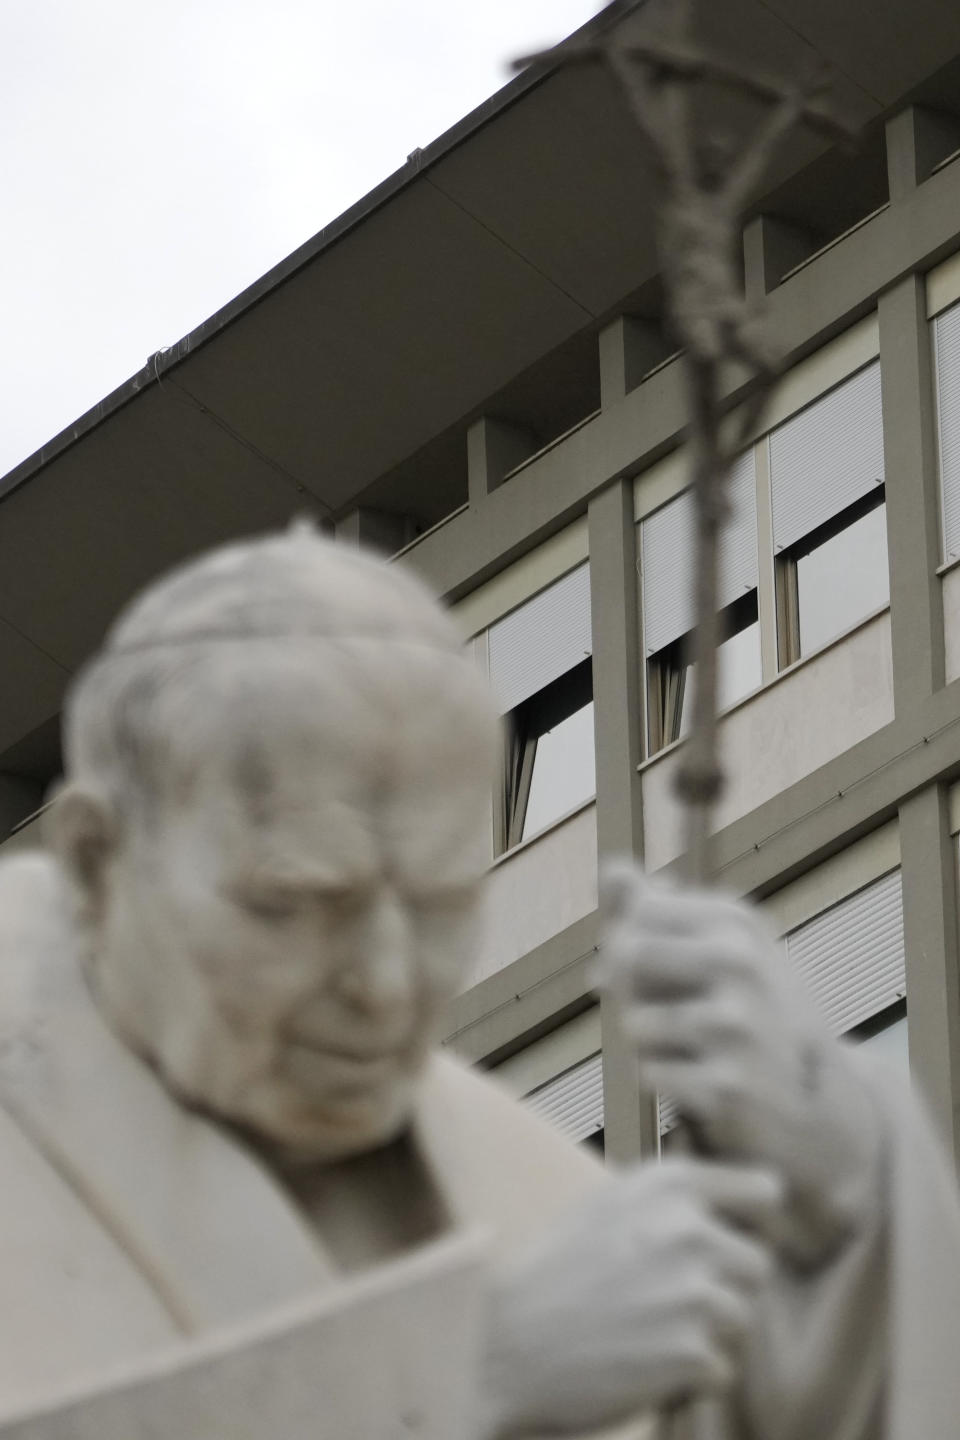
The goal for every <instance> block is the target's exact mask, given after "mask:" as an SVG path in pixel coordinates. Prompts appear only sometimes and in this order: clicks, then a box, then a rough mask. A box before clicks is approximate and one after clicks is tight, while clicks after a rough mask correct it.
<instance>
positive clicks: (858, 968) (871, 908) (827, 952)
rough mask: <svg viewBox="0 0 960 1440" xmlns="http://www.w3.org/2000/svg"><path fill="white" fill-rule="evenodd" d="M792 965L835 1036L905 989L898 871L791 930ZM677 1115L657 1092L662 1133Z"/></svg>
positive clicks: (788, 952)
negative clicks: (801, 977)
mask: <svg viewBox="0 0 960 1440" xmlns="http://www.w3.org/2000/svg"><path fill="white" fill-rule="evenodd" d="M786 946H787V954H788V956H789V958H790V963H791V964H792V965H793V966H794V967H795V968H796V969H797V970H798V971H799V973H800V974H801V975H802V976H803V979H804V982H805V984H806V986H807V989H808V990H809V991H810V992H811V993H812V995H813V998H814V1000H815V1001H816V1003H817V1004H818V1005H819V1007H820V1009H821V1011H822V1012H823V1014H824V1015H825V1016H826V1019H827V1022H828V1024H829V1025H830V1028H831V1029H832V1030H833V1032H834V1034H836V1035H843V1034H845V1033H846V1031H848V1030H852V1029H853V1028H854V1026H855V1025H859V1024H861V1023H862V1021H864V1020H869V1019H870V1017H871V1016H872V1015H876V1014H878V1013H879V1012H880V1011H881V1010H885V1009H886V1008H887V1006H888V1005H892V1004H893V1003H894V1002H895V1001H896V1000H900V999H902V997H903V996H904V994H905V993H906V976H905V972H904V956H903V900H902V893H901V887H900V871H899V870H894V871H892V872H891V873H890V874H889V875H884V876H883V878H882V879H880V880H875V881H874V882H873V884H872V885H868V886H866V888H865V889H863V890H858V891H857V893H856V894H855V895H850V896H848V897H847V899H845V900H841V901H840V903H839V904H838V905H834V906H833V907H832V908H831V909H829V910H825V911H824V913H823V914H822V915H817V916H815V917H814V918H813V919H812V920H809V921H808V922H807V923H806V924H805V925H801V926H800V927H799V928H798V929H796V930H794V931H792V932H791V934H790V935H788V936H787V940H786ZM678 1119H679V1115H678V1111H677V1106H676V1105H675V1103H674V1102H673V1101H672V1100H671V1098H670V1096H669V1095H661V1096H660V1133H661V1134H662V1135H663V1134H666V1132H667V1131H668V1130H672V1129H673V1127H674V1125H676V1123H677V1120H678Z"/></svg>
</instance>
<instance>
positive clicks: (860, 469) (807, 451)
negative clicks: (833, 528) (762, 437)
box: [769, 360, 883, 550]
mask: <svg viewBox="0 0 960 1440" xmlns="http://www.w3.org/2000/svg"><path fill="white" fill-rule="evenodd" d="M769 445H770V484H771V494H772V503H773V543H774V548H775V549H776V550H784V549H786V548H787V546H789V545H793V544H794V542H795V541H797V540H801V539H802V538H803V537H804V535H809V533H810V531H811V530H815V529H816V528H817V526H818V525H822V524H823V522H824V521H825V520H831V519H832V518H833V516H834V515H839V514H840V512H841V510H845V509H846V508H847V506H848V505H852V504H853V502H854V500H859V499H860V497H861V496H863V495H866V494H868V493H869V492H870V491H871V490H873V489H874V488H875V487H876V486H877V484H878V483H879V482H880V481H882V480H883V412H882V409H881V404H880V362H879V360H875V361H874V362H873V364H872V365H868V366H867V367H866V369H864V370H860V371H859V372H858V373H857V374H856V375H854V376H852V377H851V378H850V379H849V380H845V381H844V383H843V384H842V385H838V386H837V387H836V389H835V390H831V391H830V392H829V394H827V395H824V396H823V397H822V399H820V400H817V401H815V402H814V404H812V405H808V406H807V408H806V409H805V410H801V411H800V413H799V415H794V416H793V418H792V419H790V420H788V421H787V422H786V423H785V424H784V425H780V426H778V428H777V429H776V430H774V431H772V433H771V434H770V436H769Z"/></svg>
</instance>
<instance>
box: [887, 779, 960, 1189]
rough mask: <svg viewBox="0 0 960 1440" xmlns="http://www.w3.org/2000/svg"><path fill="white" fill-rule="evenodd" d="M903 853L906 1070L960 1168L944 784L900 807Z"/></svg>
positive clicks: (953, 886)
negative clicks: (907, 1040)
mask: <svg viewBox="0 0 960 1440" xmlns="http://www.w3.org/2000/svg"><path fill="white" fill-rule="evenodd" d="M900 855H901V871H902V875H903V925H904V938H905V942H906V955H907V1026H908V1031H909V1037H910V1073H911V1076H912V1077H913V1080H914V1082H915V1084H916V1085H918V1086H919V1088H920V1090H921V1091H922V1092H923V1095H924V1097H925V1098H926V1101H927V1104H928V1106H929V1107H930V1109H931V1111H932V1114H933V1119H934V1123H935V1124H936V1126H937V1128H938V1129H939V1131H940V1134H941V1136H942V1139H943V1141H944V1143H945V1144H946V1146H947V1148H948V1150H949V1152H950V1154H951V1156H952V1157H953V1161H954V1164H955V1165H956V1166H957V1168H958V1170H960V985H958V969H957V879H956V859H955V845H954V840H953V838H952V836H951V835H950V824H949V817H948V812H947V795H946V789H945V787H943V786H936V785H932V786H929V787H928V788H927V789H926V790H921V791H919V792H918V793H917V794H915V795H912V796H911V797H910V799H909V800H906V801H904V803H903V804H902V805H901V806H900Z"/></svg>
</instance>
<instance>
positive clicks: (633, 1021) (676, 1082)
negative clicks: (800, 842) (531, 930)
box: [602, 864, 880, 1264]
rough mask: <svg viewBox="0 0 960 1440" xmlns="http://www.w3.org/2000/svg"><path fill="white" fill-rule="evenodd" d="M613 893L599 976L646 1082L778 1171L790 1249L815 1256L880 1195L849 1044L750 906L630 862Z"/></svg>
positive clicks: (700, 1129) (699, 1124)
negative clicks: (614, 998)
mask: <svg viewBox="0 0 960 1440" xmlns="http://www.w3.org/2000/svg"><path fill="white" fill-rule="evenodd" d="M606 892H607V897H608V900H609V904H608V911H609V928H608V934H607V939H606V942H605V946H604V957H603V961H602V970H603V972H604V975H603V979H604V983H605V984H606V985H608V986H609V987H610V988H611V989H612V990H613V991H614V993H615V994H617V995H618V996H619V997H620V998H621V1000H622V1006H623V1009H622V1012H621V1013H622V1023H623V1026H624V1029H625V1031H626V1033H627V1034H628V1035H629V1036H631V1037H632V1038H633V1040H634V1041H635V1042H636V1046H637V1054H638V1057H639V1060H640V1067H641V1076H642V1080H643V1082H644V1084H646V1085H648V1086H649V1087H651V1088H655V1089H657V1090H660V1091H662V1092H664V1093H665V1094H668V1095H669V1096H670V1097H671V1099H673V1100H674V1101H676V1102H677V1104H678V1105H679V1108H680V1111H681V1113H682V1114H683V1115H684V1116H686V1117H687V1118H689V1120H690V1121H692V1122H693V1125H694V1127H695V1131H696V1134H697V1137H698V1139H699V1140H700V1141H701V1142H702V1143H703V1145H704V1147H705V1149H706V1151H707V1152H708V1153H709V1154H710V1155H712V1156H715V1157H717V1158H720V1159H736V1160H740V1161H743V1160H746V1161H751V1162H756V1163H760V1164H763V1165H767V1166H770V1167H772V1168H774V1169H776V1170H777V1172H778V1173H779V1174H780V1175H781V1176H782V1178H783V1180H784V1183H785V1186H786V1200H787V1203H786V1207H785V1212H784V1229H783V1233H782V1235H781V1237H780V1239H781V1242H782V1246H783V1248H784V1250H785V1252H786V1253H787V1254H788V1255H789V1256H790V1258H791V1259H793V1260H794V1261H796V1262H798V1263H802V1264H816V1263H819V1261H820V1260H822V1259H823V1258H824V1257H825V1256H826V1255H827V1254H829V1253H830V1251H831V1250H832V1249H833V1248H834V1246H835V1245H836V1244H838V1243H840V1242H841V1241H842V1240H843V1239H844V1238H845V1237H846V1236H847V1235H848V1234H849V1233H851V1231H852V1230H853V1229H855V1228H856V1227H857V1226H858V1224H859V1223H860V1222H861V1221H862V1219H863V1218H864V1217H865V1216H866V1215H868V1214H870V1213H872V1211H873V1208H874V1206H875V1205H876V1203H877V1200H876V1197H877V1195H878V1194H879V1185H878V1182H877V1170H878V1166H879V1150H880V1136H879V1124H878V1119H877V1116H876V1113H875V1111H874V1108H873V1104H872V1101H871V1099H870V1096H869V1095H868V1093H867V1090H866V1087H865V1086H864V1084H863V1083H862V1081H861V1079H860V1077H859V1075H858V1074H857V1072H856V1070H855V1067H854V1066H853V1064H851V1060H850V1056H849V1054H848V1052H847V1050H846V1048H845V1047H844V1046H843V1045H842V1044H841V1043H840V1042H838V1041H836V1040H834V1039H833V1038H832V1036H831V1035H830V1034H829V1032H828V1031H827V1028H826V1025H825V1022H824V1021H823V1020H822V1019H821V1018H820V1015H819V1014H818V1012H817V1011H816V1009H815V1008H814V1005H813V1002H812V1001H811V1000H810V999H809V997H808V996H807V994H806V992H805V991H804V990H803V988H802V987H801V985H800V983H799V981H798V980H797V979H796V977H795V976H794V974H793V973H792V971H791V970H790V968H789V966H788V963H787V960H786V955H785V952H784V948H783V946H782V945H781V944H779V943H778V942H777V941H775V940H774V939H773V938H772V937H771V935H770V934H769V932H768V930H767V928H766V925H765V924H764V922H763V920H762V917H761V916H759V915H758V914H757V912H756V911H755V910H754V909H752V908H751V907H750V906H748V905H746V904H744V903H742V902H740V901H737V900H734V899H732V898H731V897H729V896H725V895H723V894H721V893H719V892H712V891H697V890H690V889H683V888H676V887H671V886H668V885H667V884H665V883H663V882H660V881H651V880H649V879H647V878H646V877H644V876H643V875H642V874H641V873H640V871H638V870H637V869H635V868H634V867H633V866H632V865H630V866H626V865H619V864H618V865H617V866H616V867H615V868H613V869H612V870H611V871H610V872H609V873H608V876H607V877H606Z"/></svg>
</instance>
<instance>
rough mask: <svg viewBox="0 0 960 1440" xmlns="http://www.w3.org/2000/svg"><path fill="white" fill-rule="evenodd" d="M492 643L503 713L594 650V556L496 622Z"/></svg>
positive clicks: (492, 669) (494, 682)
mask: <svg viewBox="0 0 960 1440" xmlns="http://www.w3.org/2000/svg"><path fill="white" fill-rule="evenodd" d="M489 647H490V683H491V684H492V686H493V690H494V694H495V695H496V697H497V699H498V701H499V704H500V711H501V713H502V714H506V712H507V711H508V710H512V709H513V708H514V707H515V706H517V705H519V704H521V702H522V701H524V700H527V699H529V697H530V696H531V695H536V694H537V692H538V691H539V690H543V689H544V687H545V686H547V685H549V684H550V683H551V681H553V680H557V679H559V677H560V676H561V675H565V674H566V673H567V671H568V670H572V669H573V667H574V665H579V664H580V662H581V660H584V659H585V658H586V657H587V656H588V655H590V654H592V652H593V640H592V633H591V628H590V564H589V561H584V563H583V564H582V565H578V566H577V568H576V570H571V571H570V573H569V574H568V575H564V577H563V579H562V580H557V581H556V582H555V583H554V584H553V585H549V586H548V587H547V589H546V590H541V591H540V593H539V595H534V597H533V599H532V600H528V601H527V602H526V604H524V605H520V606H518V608H517V609H516V610H513V611H511V613H510V614H509V615H506V616H505V617H504V618H503V619H502V620H498V621H497V623H496V624H495V625H492V626H491V627H490V630H489Z"/></svg>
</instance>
